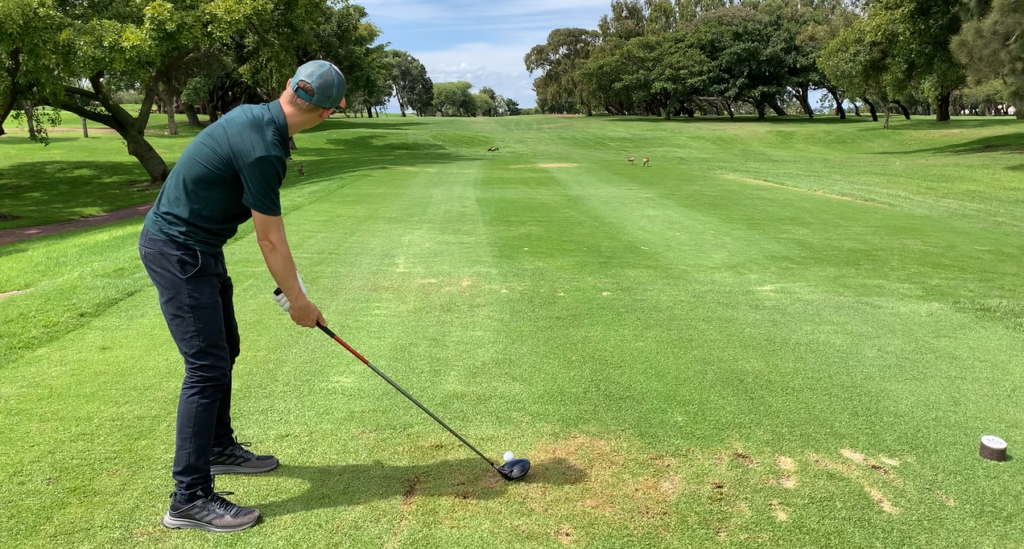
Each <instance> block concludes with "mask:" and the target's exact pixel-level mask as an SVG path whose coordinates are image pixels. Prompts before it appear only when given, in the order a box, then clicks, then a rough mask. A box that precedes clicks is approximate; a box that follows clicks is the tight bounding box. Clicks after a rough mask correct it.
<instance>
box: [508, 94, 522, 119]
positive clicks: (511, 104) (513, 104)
mask: <svg viewBox="0 0 1024 549" xmlns="http://www.w3.org/2000/svg"><path fill="white" fill-rule="evenodd" d="M505 113H507V114H508V115H509V116H519V115H521V114H523V111H522V109H520V108H519V102H518V101H516V100H515V99H512V98H511V97H506V98H505Z"/></svg>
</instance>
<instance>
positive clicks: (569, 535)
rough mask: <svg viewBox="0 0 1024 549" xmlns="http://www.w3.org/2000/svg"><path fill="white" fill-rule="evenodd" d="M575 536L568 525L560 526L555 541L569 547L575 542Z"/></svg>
mask: <svg viewBox="0 0 1024 549" xmlns="http://www.w3.org/2000/svg"><path fill="white" fill-rule="evenodd" d="M574 535H575V534H574V532H573V529H572V526H569V525H568V524H560V525H559V526H558V530H556V531H555V539H557V540H558V542H559V543H561V544H563V545H569V544H570V543H572V542H573V541H575V538H574V537H573V536H574Z"/></svg>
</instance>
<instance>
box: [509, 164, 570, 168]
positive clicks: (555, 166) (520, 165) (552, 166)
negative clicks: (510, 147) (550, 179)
mask: <svg viewBox="0 0 1024 549" xmlns="http://www.w3.org/2000/svg"><path fill="white" fill-rule="evenodd" d="M576 166H579V164H566V163H559V164H519V165H516V166H509V167H510V168H575V167H576Z"/></svg>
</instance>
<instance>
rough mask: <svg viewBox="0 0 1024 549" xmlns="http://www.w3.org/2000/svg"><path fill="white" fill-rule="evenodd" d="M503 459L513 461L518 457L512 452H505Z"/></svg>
mask: <svg viewBox="0 0 1024 549" xmlns="http://www.w3.org/2000/svg"><path fill="white" fill-rule="evenodd" d="M503 457H504V458H505V461H512V460H513V459H515V457H516V456H515V454H513V453H512V452H505V455H504V456H503Z"/></svg>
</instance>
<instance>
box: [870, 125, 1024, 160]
mask: <svg viewBox="0 0 1024 549" xmlns="http://www.w3.org/2000/svg"><path fill="white" fill-rule="evenodd" d="M947 127H948V126H947ZM995 152H1009V153H1021V152H1024V132H1015V133H1006V134H1002V135H992V136H989V137H982V138H979V139H972V140H970V141H962V142H960V143H951V144H949V145H943V146H940V147H929V148H926V149H915V150H909V151H905V150H901V151H883V152H879V153H878V154H883V155H893V154H897V155H902V154H914V153H935V154H980V153H995ZM1009 169H1021V168H1020V167H1010V168H1009Z"/></svg>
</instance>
